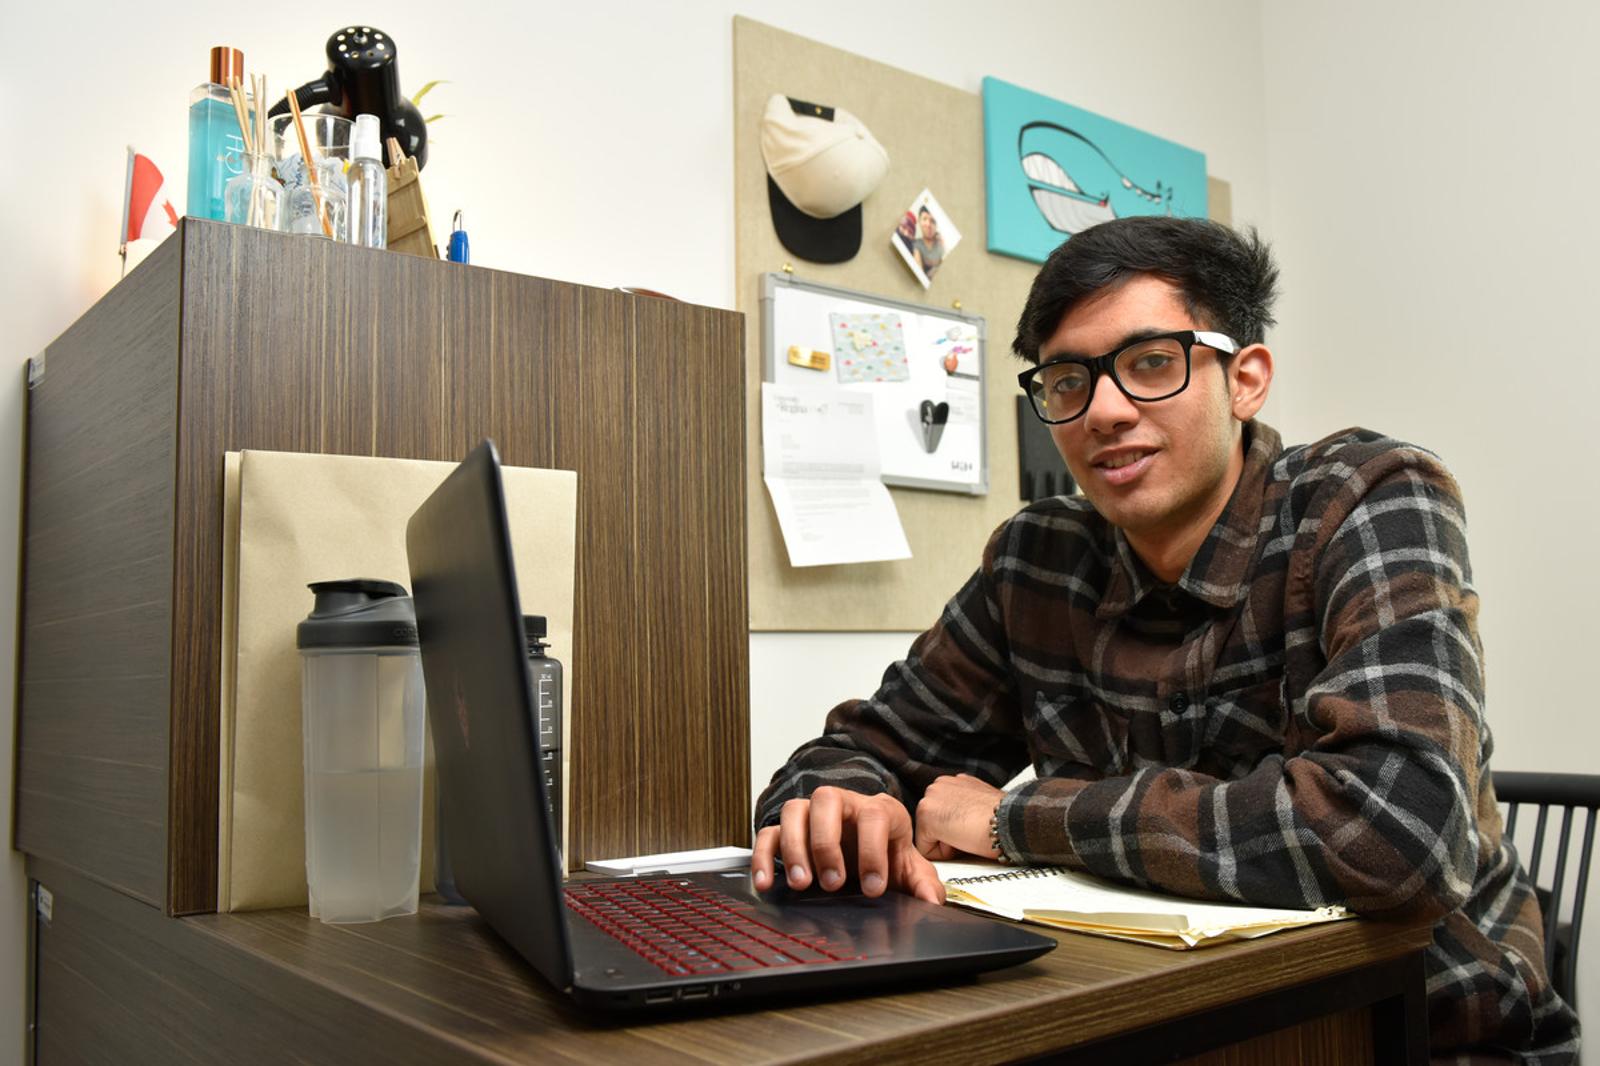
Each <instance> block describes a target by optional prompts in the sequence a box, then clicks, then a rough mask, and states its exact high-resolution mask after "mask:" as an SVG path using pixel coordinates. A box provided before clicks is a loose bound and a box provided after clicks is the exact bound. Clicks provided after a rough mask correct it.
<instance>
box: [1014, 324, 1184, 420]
mask: <svg viewBox="0 0 1600 1066" xmlns="http://www.w3.org/2000/svg"><path fill="white" fill-rule="evenodd" d="M1112 366H1113V368H1114V370H1113V372H1114V373H1115V375H1116V378H1117V381H1118V382H1120V383H1121V385H1122V388H1123V391H1124V392H1126V393H1127V394H1128V395H1129V396H1131V397H1133V398H1134V399H1136V400H1164V399H1166V398H1167V397H1168V396H1171V395H1172V394H1173V393H1175V392H1178V391H1180V390H1182V388H1183V386H1184V381H1185V379H1186V377H1187V375H1188V371H1189V368H1188V360H1187V359H1186V358H1185V357H1184V349H1183V344H1182V343H1181V342H1179V341H1177V340H1174V339H1172V338H1170V337H1158V338H1155V339H1152V340H1148V341H1140V342H1139V343H1137V344H1131V345H1129V346H1128V347H1126V348H1124V349H1123V350H1122V351H1120V352H1118V353H1117V357H1116V358H1115V359H1114V360H1112ZM1093 376H1094V375H1093V372H1092V371H1091V370H1090V369H1089V368H1088V367H1087V366H1084V365H1083V364H1082V363H1047V364H1045V365H1044V366H1042V367H1040V368H1039V369H1038V371H1037V372H1035V373H1034V376H1033V381H1032V388H1030V389H1029V390H1028V394H1029V395H1030V396H1032V397H1033V405H1034V407H1036V408H1037V409H1038V410H1039V413H1040V414H1042V415H1043V416H1044V417H1045V418H1046V419H1048V420H1050V421H1060V420H1062V419H1067V418H1072V417H1074V416H1076V415H1078V414H1079V413H1081V412H1082V411H1083V409H1084V408H1086V407H1088V406H1089V398H1090V391H1091V390H1090V385H1091V382H1092V381H1093Z"/></svg>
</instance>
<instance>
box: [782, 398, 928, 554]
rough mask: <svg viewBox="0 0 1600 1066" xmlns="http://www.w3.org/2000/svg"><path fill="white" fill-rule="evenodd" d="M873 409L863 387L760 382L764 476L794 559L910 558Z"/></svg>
mask: <svg viewBox="0 0 1600 1066" xmlns="http://www.w3.org/2000/svg"><path fill="white" fill-rule="evenodd" d="M872 412H873V402H872V395H871V394H870V393H868V392H865V391H862V390H860V389H835V388H827V387H811V388H807V387H805V386H800V385H790V386H781V387H780V386H778V385H774V384H773V383H772V382H770V381H769V382H764V383H763V384H762V386H761V450H762V463H763V472H764V473H763V478H764V480H765V481H766V485H767V492H768V494H769V495H770V496H771V497H772V508H773V510H774V511H776V512H777V515H778V528H779V529H781V530H782V531H783V543H784V546H785V547H786V548H788V551H789V564H790V565H791V566H823V565H826V564H830V563H867V562H875V561H878V560H882V559H909V558H911V546H910V544H908V543H907V542H906V533H905V529H904V528H903V527H902V526H901V525H900V515H899V513H898V512H896V511H895V507H894V499H893V498H892V497H891V496H890V495H889V490H888V489H887V488H885V487H884V485H883V481H882V479H881V477H880V475H879V463H878V440H877V431H876V428H875V423H874V420H873V413H872Z"/></svg>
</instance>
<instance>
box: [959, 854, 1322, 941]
mask: <svg viewBox="0 0 1600 1066" xmlns="http://www.w3.org/2000/svg"><path fill="white" fill-rule="evenodd" d="M933 865H934V867H935V868H936V869H937V870H938V872H939V880H941V881H943V882H944V888H945V896H946V900H947V902H950V903H956V904H959V905H961V906H963V907H970V908H971V909H973V910H978V911H983V912H985V913H988V914H995V915H999V916H1000V917H1002V918H1010V919H1011V920H1012V921H1016V922H1033V923H1034V924H1036V925H1048V926H1052V927H1054V928H1056V929H1070V930H1073V931H1074V932H1079V933H1091V934H1093V935H1095V936H1107V937H1112V938H1114V939H1117V940H1133V941H1137V942H1138V943H1141V944H1153V945H1155V946H1156V947H1163V948H1170V949H1172V950H1174V951H1187V950H1188V949H1190V948H1197V947H1205V946H1207V945H1210V944H1222V943H1226V942H1228V941H1230V940H1250V939H1253V938H1255V937H1258V936H1266V935H1267V934H1268V933H1276V932H1278V931H1279V930H1280V929H1297V928H1299V927H1301V926H1306V925H1315V924H1317V923H1319V922H1333V921H1339V920H1340V919H1343V918H1350V917H1353V915H1351V914H1350V913H1349V912H1348V911H1346V910H1345V909H1344V908H1343V907H1338V906H1334V907H1319V908H1317V909H1316V910H1289V909H1284V908H1279V907H1253V906H1249V905H1247V904H1241V903H1213V902H1210V901H1208V900H1196V899H1185V898H1183V897H1182V896H1169V895H1165V894H1163V893H1160V892H1151V891H1148V890H1146V889H1140V888H1132V887H1129V886H1126V885H1119V884H1115V883H1113V882H1111V881H1105V880H1102V879H1100V878H1098V877H1093V876H1091V875H1089V874H1083V873H1076V872H1074V871H1071V870H1067V869H1064V868H1062V867H1059V866H1001V865H999V864H998V863H962V862H936V863H934V864H933Z"/></svg>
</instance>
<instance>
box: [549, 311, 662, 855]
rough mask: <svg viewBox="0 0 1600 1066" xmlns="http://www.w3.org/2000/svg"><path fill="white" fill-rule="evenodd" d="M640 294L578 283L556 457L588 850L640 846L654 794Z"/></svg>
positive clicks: (652, 483)
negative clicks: (571, 597) (569, 398)
mask: <svg viewBox="0 0 1600 1066" xmlns="http://www.w3.org/2000/svg"><path fill="white" fill-rule="evenodd" d="M637 304H638V300H637V299H636V298H632V297H627V296H624V295H622V294H620V293H602V292H592V291H584V292H582V293H580V295H579V305H578V315H577V332H576V333H575V335H574V336H573V337H572V338H571V340H572V342H573V344H574V351H573V356H574V358H573V359H572V361H571V363H569V364H568V366H567V368H566V372H567V373H569V374H571V376H572V378H573V380H574V381H575V383H576V392H577V410H578V411H581V412H582V415H583V418H584V419H585V421H584V423H583V424H582V425H581V426H579V427H575V429H576V431H575V432H574V434H573V435H572V447H573V451H572V452H571V453H570V454H568V455H560V456H557V462H556V465H557V466H567V467H571V468H572V469H575V470H577V471H578V472H579V473H578V580H577V585H576V589H575V592H576V597H577V603H576V605H575V606H576V609H575V621H576V636H575V637H574V640H575V642H576V647H575V648H574V649H573V659H574V662H573V675H572V692H573V707H572V763H571V765H572V785H573V789H572V812H571V821H570V824H571V828H572V836H573V845H574V847H575V848H579V849H582V850H583V852H584V853H585V854H588V855H590V856H594V857H603V856H608V855H610V856H616V855H637V854H641V852H640V851H639V849H638V848H637V847H636V846H635V845H636V844H637V843H638V842H639V840H640V839H641V837H642V834H641V832H640V826H641V821H642V817H643V814H642V812H643V810H644V808H645V807H646V806H647V805H648V804H649V802H650V801H651V799H653V798H657V797H654V796H648V795H647V792H648V785H647V782H648V781H649V776H650V773H651V770H652V768H653V767H652V765H651V763H652V760H651V759H650V756H649V753H647V752H645V751H643V750H642V749H641V747H640V732H641V728H642V719H643V717H644V716H645V715H646V714H648V713H649V706H650V705H649V702H648V700H647V697H646V685H647V683H648V682H647V680H646V677H645V671H646V669H647V663H648V660H647V659H646V657H645V654H644V648H643V646H642V643H641V639H640V638H641V635H642V629H643V626H642V624H641V617H640V615H641V611H640V601H641V598H642V595H643V587H644V584H645V582H646V581H647V580H648V578H647V577H646V576H645V562H644V560H643V558H642V556H641V543H640V538H641V530H640V517H639V511H640V501H639V496H640V495H641V494H642V493H645V492H656V491H661V490H662V489H663V487H664V485H663V484H662V483H661V482H660V481H657V480H655V477H654V468H653V467H649V466H647V467H646V469H645V470H641V469H640V465H639V464H640V457H639V456H638V454H637V453H636V448H637V439H636V430H637V425H638V413H639V406H640V404H641V402H643V403H648V402H649V401H648V400H641V398H640V395H639V390H638V389H636V388H634V387H633V386H632V384H631V383H632V382H633V381H634V380H635V377H634V375H635V373H636V363H635V352H634V344H633V331H634V319H633V316H634V309H635V307H636V306H637ZM561 436H562V438H563V439H565V438H566V434H565V433H563V434H562V435H561ZM647 471H648V472H647ZM641 477H642V478H644V479H645V480H644V481H642V482H641V481H639V480H638V479H640V478H641ZM661 755H662V757H663V758H666V757H673V756H678V757H681V752H672V753H670V755H669V753H665V752H663V753H661ZM659 798H660V799H662V800H664V801H666V802H670V803H671V804H672V805H674V806H676V804H677V803H678V802H679V801H678V799H677V798H676V797H673V798H670V799H669V798H668V797H666V796H664V795H663V796H660V797H659ZM646 850H647V851H653V850H656V849H653V848H651V849H646ZM661 850H666V849H664V848H663V849H661Z"/></svg>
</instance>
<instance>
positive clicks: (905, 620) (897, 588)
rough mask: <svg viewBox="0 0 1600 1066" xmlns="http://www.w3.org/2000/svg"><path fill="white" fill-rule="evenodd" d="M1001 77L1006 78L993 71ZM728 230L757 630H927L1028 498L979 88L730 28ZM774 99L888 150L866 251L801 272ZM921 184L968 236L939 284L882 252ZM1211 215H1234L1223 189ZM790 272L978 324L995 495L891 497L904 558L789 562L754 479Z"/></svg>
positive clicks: (1010, 298) (866, 214) (761, 31)
mask: <svg viewBox="0 0 1600 1066" xmlns="http://www.w3.org/2000/svg"><path fill="white" fill-rule="evenodd" d="M995 73H996V74H997V75H1000V76H1004V75H1005V73H1006V72H1005V71H996V72H995ZM733 80H734V94H733V97H734V236H735V246H736V247H735V279H736V284H737V286H738V308H739V310H740V311H742V312H744V313H745V315H747V316H748V322H749V325H748V326H747V328H746V329H745V344H746V352H745V403H746V409H745V448H746V452H745V454H746V462H745V471H746V473H745V476H746V479H747V494H746V495H747V500H748V509H749V511H748V530H749V564H750V583H749V588H750V628H751V629H752V630H754V631H768V632H770V631H780V630H797V631H816V632H823V631H904V632H915V631H919V630H922V629H925V628H927V627H928V626H929V625H931V624H933V622H934V621H935V620H936V619H937V618H938V616H939V612H940V610H941V609H942V608H943V607H944V604H945V601H946V600H947V599H948V598H949V597H950V596H952V595H953V594H954V593H955V592H956V590H957V589H959V588H960V587H961V584H962V582H964V581H965V580H966V579H967V578H968V576H970V575H971V573H972V571H973V569H974V568H975V567H976V566H977V564H978V561H979V557H980V555H981V553H982V551H983V545H984V543H985V542H986V541H987V540H988V537H989V534H990V533H992V532H993V531H994V529H995V527H996V526H998V525H999V524H1000V523H1001V522H1003V521H1005V520H1006V519H1007V518H1008V517H1010V516H1011V515H1012V514H1014V513H1015V512H1016V511H1017V510H1018V509H1019V508H1020V507H1021V506H1022V501H1021V497H1020V493H1019V491H1018V488H1017V484H1018V471H1017V454H1016V446H1015V441H1016V406H1015V400H1014V397H1015V395H1016V394H1017V386H1016V372H1017V371H1018V370H1019V369H1021V366H1020V364H1019V363H1018V362H1017V360H1016V359H1015V358H1014V357H1013V356H1012V355H1011V353H1010V350H1011V340H1012V337H1013V336H1014V335H1015V327H1016V321H1017V318H1018V316H1019V315H1020V314H1021V312H1022V304H1023V301H1024V300H1025V299H1026V298H1027V295H1028V287H1029V285H1030V284H1031V283H1032V282H1033V276H1034V274H1035V273H1036V272H1037V270H1038V265H1037V264H1035V263H1029V262H1024V261H1022V260H1017V259H1011V258H1008V257H1006V256H1000V255H992V254H990V253H989V252H987V251H986V250H985V248H984V244H985V241H984V237H983V234H984V185H983V110H982V101H981V99H980V97H979V96H978V94H977V93H976V92H966V91H963V90H961V89H957V88H954V87H953V86H949V85H944V84H942V83H940V82H936V81H932V80H930V79H927V78H923V77H919V76H917V75H914V74H908V73H906V72H905V71H901V70H897V69H895V68H893V67H889V66H886V65H884V64H882V63H877V62H874V61H872V60H870V59H865V58H863V57H861V56H857V55H852V54H851V53H849V52H844V51H841V50H839V49H836V48H831V47H829V46H827V45H823V44H818V43H817V42H815V41H811V40H808V39H807V38H804V37H799V36H796V35H795V34H791V33H787V32H785V31H783V30H778V29H775V28H773V27H771V26H766V25H763V24H762V23H759V22H755V21H752V20H750V19H746V18H735V19H734V20H733ZM774 93H782V94H784V95H787V96H791V97H796V98H798V99H802V100H810V101H815V102H816V103H819V104H823V105H826V106H832V107H842V108H844V109H846V110H847V111H850V112H852V113H853V114H854V115H855V116H856V117H857V118H859V119H860V120H861V121H862V123H863V124H864V125H865V126H866V127H867V129H869V130H870V131H871V132H872V135H873V136H874V137H875V138H877V140H878V142H879V143H880V144H882V145H883V147H884V149H885V150H886V151H887V152H888V153H889V171H888V174H887V175H886V176H885V178H884V179H883V181H882V182H881V183H880V184H879V186H878V188H877V189H876V190H874V192H873V193H872V195H871V196H869V197H868V198H867V200H866V201H865V202H864V203H863V205H862V231H863V232H862V240H861V251H860V252H859V253H858V254H857V255H856V256H855V258H853V259H851V260H849V261H847V262H844V263H838V264H832V265H822V264H817V263H808V262H805V261H803V260H800V259H797V258H795V257H794V256H792V255H791V254H790V253H789V252H788V250H787V249H785V248H784V247H783V245H782V244H780V243H779V241H778V237H777V234H776V233H775V232H774V231H773V228H772V219H771V216H770V214H769V211H768V207H767V186H766V170H765V168H764V167H763V164H762V160H761V141H760V134H761V113H762V109H763V108H764V107H765V105H766V102H767V99H768V98H769V97H770V96H772V95H773V94H774ZM924 188H927V189H930V190H931V191H932V192H933V194H934V195H935V196H936V197H937V198H938V201H939V203H940V204H941V205H942V206H943V208H944V210H945V212H946V213H947V214H948V215H949V216H950V218H951V219H952V220H953V221H954V222H955V224H956V225H957V226H958V227H959V228H960V229H961V231H962V233H963V234H964V239H963V241H962V243H961V244H960V246H959V247H957V248H956V249H955V250H954V251H953V252H952V253H951V254H950V255H949V257H948V258H947V259H946V260H945V262H944V263H943V265H941V266H940V268H939V272H938V274H937V276H936V277H935V278H934V279H933V284H932V286H931V287H930V288H929V289H927V290H924V289H923V287H922V285H921V284H920V283H919V282H918V281H917V280H916V279H915V278H914V277H913V276H912V274H911V272H910V271H909V270H907V269H906V266H905V264H904V263H903V262H902V261H901V259H900V257H899V256H898V254H897V253H896V252H895V251H894V249H893V247H892V246H891V245H890V243H889V239H890V234H891V233H892V232H893V230H894V225H895V222H896V220H897V219H898V218H899V217H900V215H901V214H902V213H903V212H904V211H905V209H906V207H907V205H909V204H910V203H911V202H912V200H914V199H915V198H916V197H917V194H918V193H919V192H921V191H922V190H923V189H924ZM1209 188H1210V193H1209V195H1210V202H1211V205H1212V209H1211V213H1212V216H1213V217H1219V218H1222V219H1223V220H1224V221H1226V219H1227V205H1228V203H1229V202H1230V199H1229V196H1228V190H1227V187H1226V186H1225V185H1223V184H1222V183H1221V182H1217V181H1211V182H1209ZM786 266H788V267H790V268H791V269H792V271H793V274H794V276H795V277H796V278H798V279H800V280H802V281H806V282H810V283H815V284H819V285H827V286H834V287H836V288H842V289H851V290H855V291H858V292H861V293H870V294H876V295H878V296H881V297H886V298H888V299H890V300H894V301H903V302H907V303H913V304H922V305H926V306H927V307H929V308H930V310H932V309H937V310H959V311H960V312H962V313H964V314H968V315H976V316H982V317H983V319H984V320H985V321H986V323H987V356H986V358H985V359H984V360H983V375H984V390H983V391H984V401H983V402H984V412H985V418H984V424H985V426H986V432H987V436H988V440H987V455H988V479H987V481H988V492H987V493H986V494H984V495H977V496H974V495H954V494H950V493H945V492H930V491H925V490H919V489H910V488H891V489H890V492H891V493H892V494H893V496H894V502H895V507H896V508H897V509H898V510H899V512H900V520H901V523H902V524H903V525H904V527H905V531H906V538H907V540H908V541H909V543H910V545H911V553H912V557H911V558H910V559H905V560H899V561H895V562H884V563H863V564H854V565H849V566H819V567H806V568H795V567H791V566H790V565H789V561H788V555H787V553H786V552H785V550H784V546H783V537H782V534H781V533H780V532H779V529H778V522H777V518H776V517H775V515H774V514H773V510H772V503H771V501H770V500H769V498H768V497H767V492H766V487H765V486H764V485H763V483H762V480H761V470H762V464H761V381H762V377H763V357H762V334H763V330H762V328H761V327H760V325H759V323H760V322H761V313H762V306H761V296H762V275H764V274H766V273H769V272H772V271H780V272H781V271H783V270H784V268H785V267H786Z"/></svg>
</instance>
